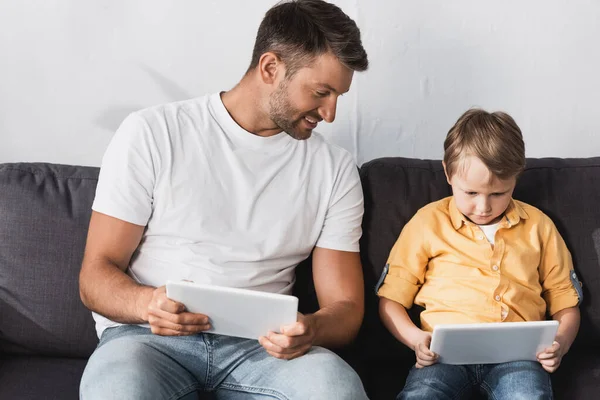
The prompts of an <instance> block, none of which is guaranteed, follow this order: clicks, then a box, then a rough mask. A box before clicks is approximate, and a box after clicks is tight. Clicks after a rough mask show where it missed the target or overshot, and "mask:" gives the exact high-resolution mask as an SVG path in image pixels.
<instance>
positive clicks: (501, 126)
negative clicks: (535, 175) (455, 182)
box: [444, 109, 525, 179]
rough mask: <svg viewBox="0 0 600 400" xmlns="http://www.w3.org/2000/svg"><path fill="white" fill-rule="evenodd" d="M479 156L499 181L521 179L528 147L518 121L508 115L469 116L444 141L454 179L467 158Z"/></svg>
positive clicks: (480, 112) (474, 113)
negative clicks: (460, 165) (458, 168)
mask: <svg viewBox="0 0 600 400" xmlns="http://www.w3.org/2000/svg"><path fill="white" fill-rule="evenodd" d="M469 155H471V156H475V157H477V158H478V159H480V160H481V162H483V164H485V166H486V167H487V168H488V169H489V170H490V172H491V173H492V178H493V177H494V176H495V177H497V178H499V179H509V178H512V177H518V176H519V175H520V174H521V172H523V170H524V169H525V143H524V142H523V135H522V134H521V129H519V127H518V125H517V123H516V122H515V120H514V119H513V118H512V117H511V116H510V115H508V114H506V113H504V112H494V113H489V112H487V111H484V110H481V109H471V110H468V111H467V112H465V113H464V114H463V115H461V117H460V118H459V119H458V121H456V123H455V124H454V126H453V127H452V128H450V130H449V131H448V135H447V136H446V140H445V141H444V162H445V164H446V173H447V174H448V178H451V177H452V176H453V175H454V173H455V172H456V171H457V166H458V164H459V163H460V161H461V160H462V159H463V158H464V157H465V156H469Z"/></svg>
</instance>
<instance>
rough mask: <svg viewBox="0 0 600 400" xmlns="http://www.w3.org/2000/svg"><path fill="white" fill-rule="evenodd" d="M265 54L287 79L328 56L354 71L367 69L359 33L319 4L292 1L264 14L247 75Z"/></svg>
mask: <svg viewBox="0 0 600 400" xmlns="http://www.w3.org/2000/svg"><path fill="white" fill-rule="evenodd" d="M267 52H273V53H274V54H276V55H277V56H278V57H279V58H280V59H281V60H282V61H283V63H284V64H285V65H286V77H288V78H289V77H291V76H293V75H294V74H295V73H296V72H297V71H298V70H299V69H301V68H303V67H305V66H307V65H309V64H310V63H311V62H312V61H313V60H314V59H315V58H316V57H317V56H319V55H322V54H324V53H326V52H331V54H333V55H334V56H335V57H337V59H338V60H339V61H340V62H341V63H342V64H343V65H345V66H346V67H348V68H350V69H352V70H353V71H365V70H366V69H367V68H368V66H369V61H368V59H367V53H366V51H365V49H364V48H363V46H362V43H361V40H360V30H359V29H358V27H357V26H356V23H355V22H354V21H353V20H352V19H350V17H348V16H347V15H346V14H345V13H344V12H343V11H342V10H341V9H340V8H339V7H338V6H336V5H334V4H331V3H327V2H325V1H322V0H294V1H285V2H281V3H279V4H277V5H275V6H274V7H273V8H271V9H270V10H269V11H267V13H266V14H265V17H264V18H263V20H262V22H261V24H260V27H259V28H258V33H257V34H256V42H255V43H254V50H253V52H252V61H251V63H250V67H249V68H248V71H251V70H253V69H254V68H256V67H257V66H258V62H259V60H260V57H261V56H262V55H263V54H264V53H267Z"/></svg>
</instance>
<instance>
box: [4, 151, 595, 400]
mask: <svg viewBox="0 0 600 400" xmlns="http://www.w3.org/2000/svg"><path fill="white" fill-rule="evenodd" d="M360 173H361V179H362V182H363V188H364V193H365V218H364V222H363V227H364V235H363V239H362V240H361V255H362V261H363V268H364V272H365V288H366V289H365V290H366V315H365V321H364V324H363V327H362V329H361V332H360V335H359V337H358V339H357V340H356V341H355V343H353V344H352V345H351V346H349V347H348V348H345V349H343V350H340V351H339V352H340V354H341V355H342V356H343V357H344V358H345V359H347V360H348V362H349V363H350V364H351V365H352V366H353V367H354V368H355V369H356V370H357V371H358V372H359V374H360V375H361V377H362V379H363V382H364V384H365V387H366V389H367V391H368V393H369V396H370V398H371V399H393V398H394V396H395V394H396V393H397V392H398V391H399V390H400V388H401V387H402V385H403V382H404V378H405V376H406V373H407V371H408V368H409V367H410V365H411V363H413V360H414V355H413V354H412V353H411V352H410V351H408V350H407V349H406V348H405V347H403V346H402V345H400V344H399V343H397V342H396V341H395V340H394V339H393V338H392V337H391V335H390V334H389V333H387V331H386V330H385V328H384V327H383V326H382V324H381V323H380V322H379V318H378V315H377V298H376V296H375V294H374V291H373V288H374V285H375V282H376V280H377V278H378V277H379V274H380V273H381V270H382V268H383V265H384V264H385V261H386V258H387V255H388V252H389V250H390V248H391V246H392V245H393V243H394V241H395V240H396V238H397V236H398V234H399V232H400V230H401V229H402V227H403V225H404V224H405V223H406V222H407V221H408V219H409V218H410V217H411V216H412V215H413V214H414V213H415V211H416V210H417V209H418V208H420V207H421V206H423V205H425V204H426V203H428V202H430V201H434V200H437V199H439V198H442V197H444V196H447V195H449V194H450V189H449V187H448V185H447V184H446V182H445V179H444V176H443V171H442V168H441V163H440V162H439V161H426V160H414V159H403V158H387V159H379V160H374V161H371V162H368V163H366V164H365V165H363V166H362V167H361V170H360ZM97 175H98V169H97V168H91V167H75V166H65V165H53V164H42V163H21V164H0V399H75V398H77V397H78V385H79V380H80V377H81V373H82V372H83V368H84V367H85V363H86V359H87V357H89V355H90V354H91V352H92V351H93V349H94V347H95V345H96V343H97V340H96V335H95V331H94V324H93V320H92V317H91V315H90V313H89V311H88V310H86V309H85V307H84V306H83V305H82V304H81V301H80V300H79V290H78V283H77V279H78V272H79V267H80V263H81V259H82V255H83V249H84V245H85V237H86V231H87V225H88V221H89V217H90V212H91V210H90V206H91V203H92V200H93V197H94V190H95V186H96V179H97ZM515 197H516V198H518V199H521V200H524V201H526V202H529V203H531V204H533V205H536V206H537V207H539V208H541V209H542V210H543V211H544V212H546V213H547V214H548V215H550V216H551V217H552V218H553V219H554V221H555V222H556V225H557V226H558V229H559V230H560V232H561V233H562V234H563V236H564V238H565V240H566V242H567V245H568V246H569V248H570V249H571V251H572V253H573V258H574V262H575V267H576V270H577V272H578V274H579V277H580V279H581V280H582V281H583V284H584V295H585V299H584V302H583V305H582V316H583V322H582V327H581V330H580V334H579V337H578V339H577V341H576V344H575V346H574V347H573V349H572V351H571V352H570V353H569V354H568V355H567V356H566V357H565V359H564V361H563V363H564V365H563V366H562V367H561V368H560V369H559V371H558V372H557V373H555V374H554V375H553V381H554V386H555V392H556V397H557V398H559V399H588V398H596V396H597V393H599V392H600V348H599V341H598V340H597V338H600V294H597V293H596V292H597V291H600V261H599V259H600V157H598V158H591V159H531V160H528V168H527V170H526V171H525V173H524V175H523V177H522V178H521V180H520V182H519V184H518V187H517V190H516V192H515ZM295 294H296V295H298V296H299V298H300V309H301V311H305V312H309V311H312V310H314V309H315V308H316V306H317V303H316V298H315V294H314V286H313V285H312V281H311V278H310V260H307V261H306V262H304V263H302V264H301V265H300V266H299V268H298V280H297V285H296V289H295ZM418 312H419V310H416V309H413V310H411V314H412V316H413V317H414V318H415V319H416V318H418Z"/></svg>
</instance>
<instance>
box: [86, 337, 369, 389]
mask: <svg viewBox="0 0 600 400" xmlns="http://www.w3.org/2000/svg"><path fill="white" fill-rule="evenodd" d="M79 390H80V391H79V394H80V398H81V399H84V400H94V399H103V400H107V399H119V400H122V399H128V400H130V399H131V400H134V399H165V400H166V399H183V398H185V399H198V398H199V397H198V396H199V395H201V392H211V393H212V396H213V397H211V398H216V399H219V400H221V399H223V400H233V399H282V400H283V399H285V400H288V399H299V400H305V399H344V400H345V399H361V400H362V399H366V398H367V396H366V394H365V391H364V389H363V386H362V383H361V381H360V378H359V377H358V375H357V374H356V372H355V371H354V370H353V369H352V368H351V367H350V366H349V365H348V364H346V362H345V361H343V360H342V359H341V358H340V357H338V356H337V355H335V354H334V353H332V352H331V351H329V350H326V349H324V348H321V347H313V348H312V349H311V350H310V351H309V352H308V353H306V354H305V355H304V356H302V357H299V358H297V359H294V360H290V361H286V360H280V359H277V358H274V357H272V356H270V355H269V354H267V352H266V351H265V350H264V349H263V348H262V346H261V345H260V344H259V343H258V341H256V340H249V339H240V338H234V337H228V336H221V335H213V334H198V335H194V336H182V337H173V336H169V337H167V336H158V335H154V334H153V333H152V332H150V330H149V329H148V328H143V327H140V326H137V325H123V326H119V327H115V328H109V329H107V330H105V331H104V333H103V335H102V338H101V340H100V343H99V344H98V347H97V348H96V351H94V353H93V354H92V356H91V357H90V359H89V361H88V364H87V366H86V368H85V371H84V373H83V377H82V378H81V386H80V389H79ZM199 392H200V393H199Z"/></svg>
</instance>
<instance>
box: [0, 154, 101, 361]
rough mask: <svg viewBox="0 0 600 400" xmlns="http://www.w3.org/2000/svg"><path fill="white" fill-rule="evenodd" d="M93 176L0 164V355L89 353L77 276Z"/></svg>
mask: <svg viewBox="0 0 600 400" xmlns="http://www.w3.org/2000/svg"><path fill="white" fill-rule="evenodd" d="M97 176H98V169H97V168H91V167H74V166H64V165H52V164H32V163H27V164H1V165H0V352H5V353H13V354H27V353H35V354H44V355H61V356H71V357H86V356H89V355H90V354H91V352H92V351H93V349H94V347H95V345H96V342H97V340H96V335H95V331H94V323H93V319H92V316H91V313H90V312H89V311H88V310H87V309H86V308H85V307H84V306H83V304H82V303H81V300H80V298H79V285H78V276H79V270H80V267H81V260H82V257H83V250H84V246H85V240H86V234H87V228H88V223H89V219H90V215H91V204H92V200H93V197H94V194H95V188H96V179H97Z"/></svg>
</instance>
